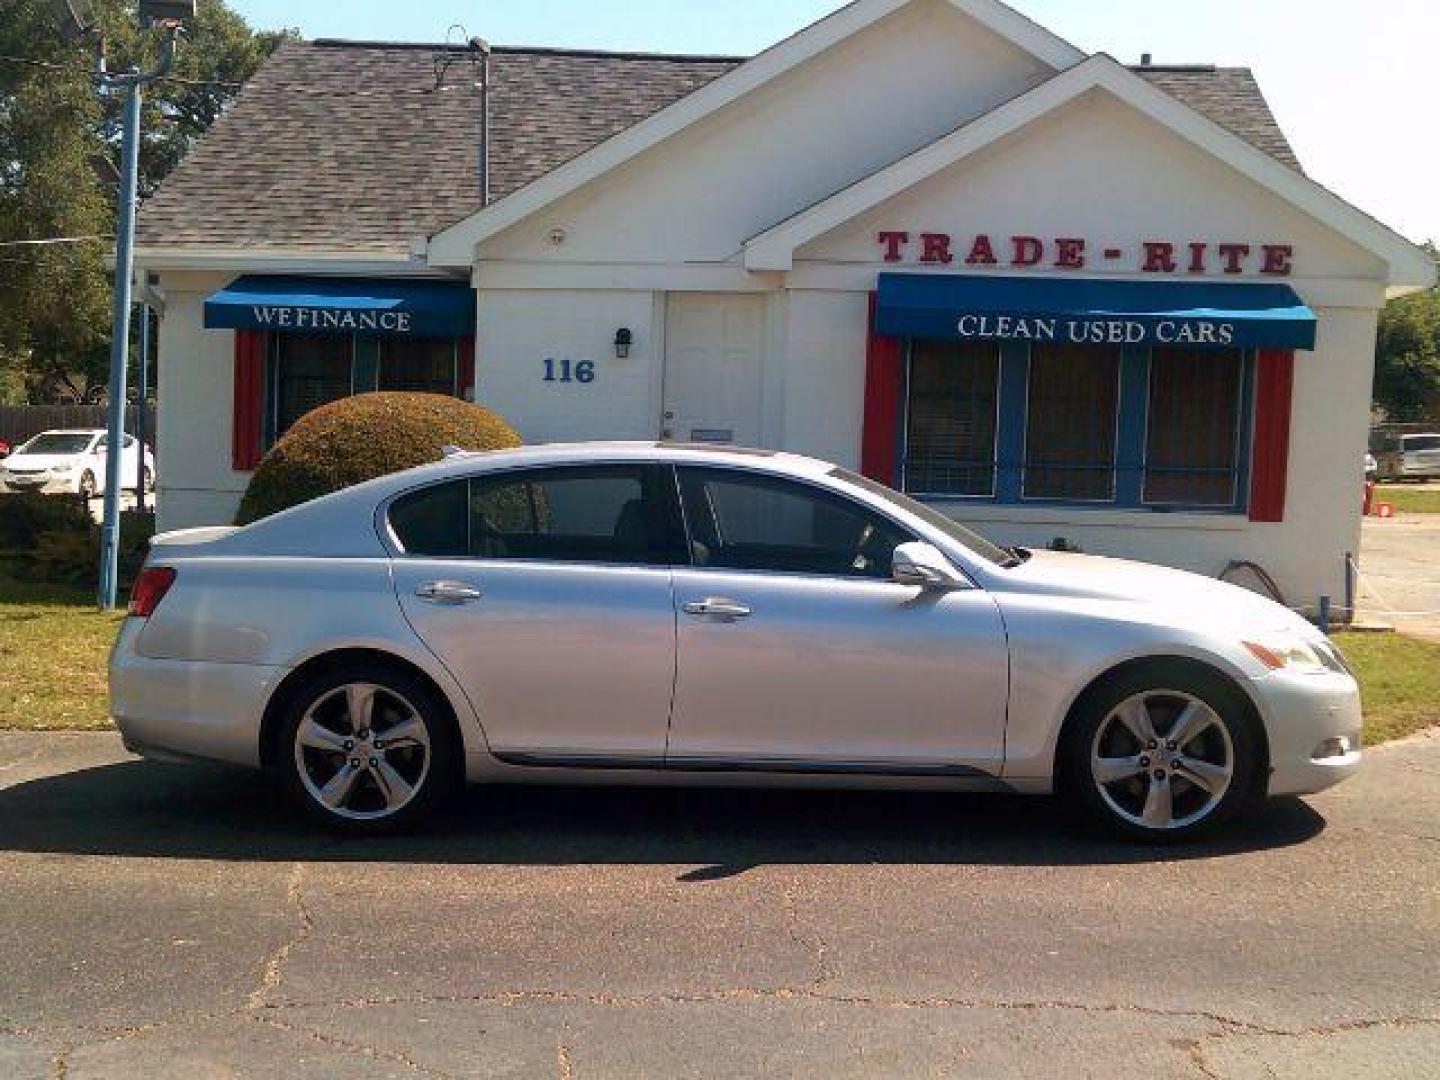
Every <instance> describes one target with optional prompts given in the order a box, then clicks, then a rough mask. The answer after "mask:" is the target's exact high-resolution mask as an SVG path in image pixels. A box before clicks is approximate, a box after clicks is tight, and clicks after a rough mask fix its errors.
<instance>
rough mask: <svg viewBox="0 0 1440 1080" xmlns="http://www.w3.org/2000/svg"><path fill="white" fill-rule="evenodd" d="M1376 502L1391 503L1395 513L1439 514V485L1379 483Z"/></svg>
mask: <svg viewBox="0 0 1440 1080" xmlns="http://www.w3.org/2000/svg"><path fill="white" fill-rule="evenodd" d="M1375 501H1376V502H1387V503H1393V504H1394V506H1395V512H1396V513H1397V514H1440V487H1435V486H1434V485H1428V484H1427V485H1426V486H1424V487H1418V486H1416V485H1414V484H1381V485H1380V487H1379V488H1377V489H1376V491H1375Z"/></svg>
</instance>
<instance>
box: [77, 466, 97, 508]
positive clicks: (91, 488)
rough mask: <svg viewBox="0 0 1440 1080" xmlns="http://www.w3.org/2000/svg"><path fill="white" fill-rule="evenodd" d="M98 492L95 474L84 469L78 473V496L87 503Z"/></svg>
mask: <svg viewBox="0 0 1440 1080" xmlns="http://www.w3.org/2000/svg"><path fill="white" fill-rule="evenodd" d="M98 493H99V487H98V486H97V485H96V483H95V474H94V473H92V472H91V471H90V470H89V469H86V470H85V471H84V472H83V473H81V474H80V498H82V499H84V500H85V501H86V502H87V503H88V502H91V501H93V500H94V498H95V496H96V495H97V494H98Z"/></svg>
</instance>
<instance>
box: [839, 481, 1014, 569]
mask: <svg viewBox="0 0 1440 1080" xmlns="http://www.w3.org/2000/svg"><path fill="white" fill-rule="evenodd" d="M830 475H831V476H832V477H834V478H835V479H836V480H842V481H844V482H845V483H847V484H852V485H854V486H855V487H858V488H859V489H860V490H861V491H864V492H866V493H867V494H869V495H871V496H873V497H875V498H877V499H883V500H884V501H885V502H887V503H889V504H890V505H891V506H893V507H895V508H896V509H897V510H904V511H905V512H906V513H909V514H913V515H915V516H916V517H918V518H919V519H920V520H921V521H923V522H925V524H927V525H929V526H930V527H931V528H932V529H935V530H937V531H939V532H942V533H944V534H945V535H946V536H948V537H949V538H950V539H951V540H953V541H955V542H956V543H957V544H959V545H960V546H961V547H963V548H965V549H966V550H967V551H969V552H970V553H971V554H973V555H977V556H979V557H980V558H982V559H984V560H985V561H987V562H990V563H994V564H995V565H996V566H1001V567H1007V568H1008V567H1012V566H1016V565H1018V564H1019V563H1020V562H1023V561H1024V560H1023V559H1020V558H1017V557H1016V555H1015V554H1014V553H1013V552H1011V551H1006V550H1005V549H1004V548H1002V547H1000V546H999V545H998V544H993V543H991V542H990V541H989V540H987V539H985V537H983V536H981V535H980V534H979V533H977V532H974V531H972V530H970V529H967V528H966V527H965V526H964V525H961V524H960V523H959V522H958V521H956V520H955V519H954V518H952V517H950V516H949V515H948V514H943V513H941V512H940V511H939V510H936V509H935V508H934V507H933V506H926V505H925V504H924V503H922V502H919V501H918V500H916V499H912V498H911V497H910V496H909V495H902V494H901V493H900V492H898V491H895V490H893V489H891V488H888V487H886V486H885V485H884V484H881V483H879V482H877V481H875V480H871V479H870V478H869V477H867V476H861V475H860V474H859V473H853V472H851V471H850V470H849V469H840V468H835V469H831V470H830Z"/></svg>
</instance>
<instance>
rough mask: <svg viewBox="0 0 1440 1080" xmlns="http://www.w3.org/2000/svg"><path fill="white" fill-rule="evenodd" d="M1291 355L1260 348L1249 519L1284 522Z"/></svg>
mask: <svg viewBox="0 0 1440 1080" xmlns="http://www.w3.org/2000/svg"><path fill="white" fill-rule="evenodd" d="M1294 389H1295V353H1294V352H1293V351H1289V350H1280V349H1262V350H1260V355H1259V360H1258V365H1257V367H1256V371H1255V448H1254V451H1253V453H1252V454H1251V460H1250V520H1251V521H1284V520H1285V484H1286V480H1287V477H1288V475H1289V471H1290V403H1291V398H1292V396H1293V393H1294Z"/></svg>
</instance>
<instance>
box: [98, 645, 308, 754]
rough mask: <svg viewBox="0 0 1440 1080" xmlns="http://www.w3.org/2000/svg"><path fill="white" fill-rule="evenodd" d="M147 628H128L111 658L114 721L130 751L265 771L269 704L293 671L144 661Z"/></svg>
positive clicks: (146, 659) (248, 666) (192, 662)
mask: <svg viewBox="0 0 1440 1080" xmlns="http://www.w3.org/2000/svg"><path fill="white" fill-rule="evenodd" d="M143 625H144V624H143V622H142V621H141V620H139V619H127V620H125V623H124V625H123V626H122V627H121V630H120V636H119V638H118V639H117V640H116V642H115V648H114V649H113V650H112V651H111V654H110V713H111V716H112V717H113V718H114V720H115V724H116V726H117V727H118V728H119V729H120V734H121V736H122V738H123V739H124V740H125V746H126V747H127V748H128V749H129V750H131V751H132V752H134V753H138V754H143V755H145V756H146V757H153V758H157V759H159V760H175V759H195V758H199V759H203V760H207V761H223V762H228V763H230V764H234V765H245V766H250V767H252V768H259V766H260V723H261V719H262V717H263V716H264V714H265V704H266V702H267V701H269V699H270V695H271V693H273V691H274V689H275V687H276V686H277V685H278V684H279V682H280V680H281V679H283V678H284V677H285V675H286V671H287V669H285V668H281V667H267V666H262V665H258V664H214V663H199V662H194V661H188V660H155V659H151V658H149V657H144V656H140V655H139V654H138V653H136V652H135V648H134V643H135V638H136V637H137V636H138V635H139V632H140V629H141V627H142V626H143Z"/></svg>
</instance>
